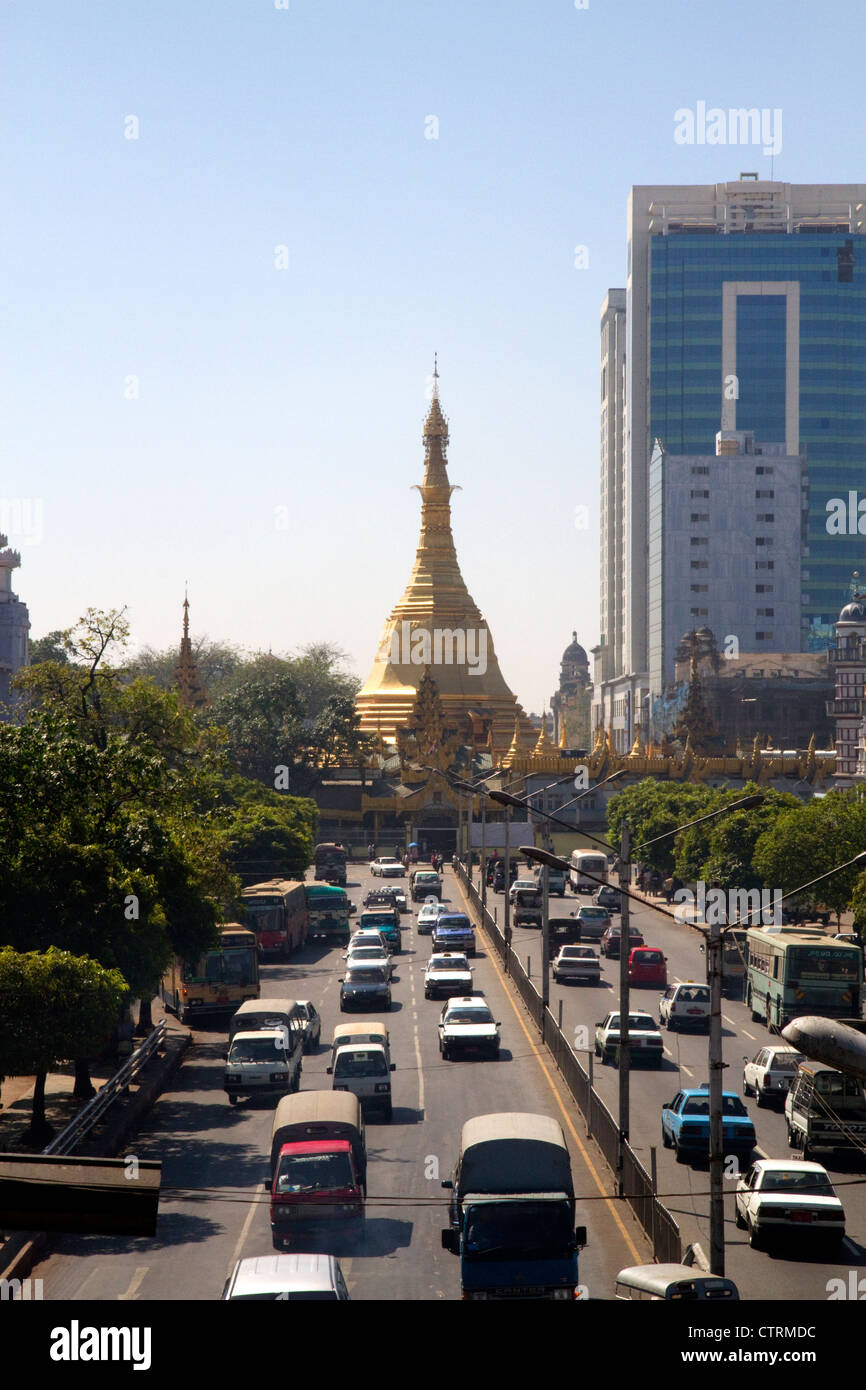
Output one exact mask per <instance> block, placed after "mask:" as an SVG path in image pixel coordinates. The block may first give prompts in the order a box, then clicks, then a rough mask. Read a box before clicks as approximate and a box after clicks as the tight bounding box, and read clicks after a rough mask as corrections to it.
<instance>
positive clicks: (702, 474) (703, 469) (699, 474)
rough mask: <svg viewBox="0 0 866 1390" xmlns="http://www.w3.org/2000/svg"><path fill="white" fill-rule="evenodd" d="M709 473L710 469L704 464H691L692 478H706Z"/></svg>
mask: <svg viewBox="0 0 866 1390" xmlns="http://www.w3.org/2000/svg"><path fill="white" fill-rule="evenodd" d="M709 474H710V470H709V467H708V466H707V465H706V464H701V465H700V466H699V467H698V466H695V465H694V464H693V465H692V477H693V478H708V477H709Z"/></svg>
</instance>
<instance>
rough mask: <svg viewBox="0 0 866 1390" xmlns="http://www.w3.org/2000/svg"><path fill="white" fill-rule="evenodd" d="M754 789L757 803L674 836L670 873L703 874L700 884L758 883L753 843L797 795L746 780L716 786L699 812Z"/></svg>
mask: <svg viewBox="0 0 866 1390" xmlns="http://www.w3.org/2000/svg"><path fill="white" fill-rule="evenodd" d="M759 790H760V791H761V793H762V795H763V797H764V800H763V802H762V803H761V804H760V805H758V806H751V807H748V808H745V809H743V810H741V811H732V812H730V813H729V814H728V815H723V816H719V817H718V818H717V819H716V820H711V821H707V822H706V823H705V824H704V825H696V826H693V827H692V828H691V829H690V830H685V831H683V833H682V834H681V835H680V836H678V837H677V850H676V872H677V874H679V875H680V877H682V878H684V879H687V880H692V879H694V880H698V879H703V881H704V882H705V883H719V884H721V885H722V886H723V887H725V888H728V887H736V888H761V887H763V886H764V884H763V882H762V880H761V877H760V875H759V874H758V872H757V870H756V869H755V866H754V853H755V844H756V843H757V841H758V839H759V838H760V836H761V835H762V834H764V832H765V831H766V830H768V829H770V827H771V826H772V825H773V823H774V822H775V821H776V819H777V818H778V817H779V816H780V815H782V814H784V813H785V812H786V811H789V810H793V809H796V808H797V807H798V806H799V805H800V804H801V803H800V802H799V801H798V800H797V798H796V797H795V796H792V795H791V794H790V793H789V792H777V791H775V790H774V789H773V788H772V787H768V788H760V789H759V787H758V785H757V783H756V782H748V783H747V784H746V785H745V786H744V787H743V788H742V789H737V788H728V789H725V790H724V791H721V790H720V791H717V792H716V793H715V794H714V796H713V799H712V802H711V804H709V805H708V807H707V812H705V813H704V814H707V813H708V812H709V811H714V810H717V809H721V808H722V807H724V806H729V805H730V804H731V802H734V801H740V800H742V799H743V798H744V797H747V796H752V795H754V794H755V793H756V792H758V791H759Z"/></svg>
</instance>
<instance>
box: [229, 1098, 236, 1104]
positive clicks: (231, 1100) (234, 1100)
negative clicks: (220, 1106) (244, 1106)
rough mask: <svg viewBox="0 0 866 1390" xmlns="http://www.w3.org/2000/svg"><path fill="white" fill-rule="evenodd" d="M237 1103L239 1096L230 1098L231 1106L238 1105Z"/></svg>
mask: <svg viewBox="0 0 866 1390" xmlns="http://www.w3.org/2000/svg"><path fill="white" fill-rule="evenodd" d="M237 1103H238V1098H237V1096H229V1105H237Z"/></svg>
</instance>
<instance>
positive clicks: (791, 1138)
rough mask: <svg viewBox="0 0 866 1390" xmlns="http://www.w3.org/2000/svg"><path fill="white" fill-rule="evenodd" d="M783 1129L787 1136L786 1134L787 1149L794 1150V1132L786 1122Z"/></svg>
mask: <svg viewBox="0 0 866 1390" xmlns="http://www.w3.org/2000/svg"><path fill="white" fill-rule="evenodd" d="M785 1129H786V1130H787V1134H788V1148H789V1149H795V1148H796V1147H797V1145H796V1144H795V1142H794V1131H793V1130H792V1128H791V1126H790V1125H789V1124H788V1121H787V1120H786V1121H785Z"/></svg>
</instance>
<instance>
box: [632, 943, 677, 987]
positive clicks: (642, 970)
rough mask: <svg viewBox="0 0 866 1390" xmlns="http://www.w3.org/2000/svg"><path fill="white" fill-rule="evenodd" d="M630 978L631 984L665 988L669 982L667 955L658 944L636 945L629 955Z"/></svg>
mask: <svg viewBox="0 0 866 1390" xmlns="http://www.w3.org/2000/svg"><path fill="white" fill-rule="evenodd" d="M628 980H629V984H631V985H637V986H640V985H652V986H654V987H655V988H656V989H658V988H659V987H661V988H662V989H664V988H665V986H666V985H667V982H668V967H667V956H666V955H665V954H664V952H663V951H660V950H659V949H658V947H657V946H634V947H633V948H632V950H631V951H630V952H629V957H628Z"/></svg>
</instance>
